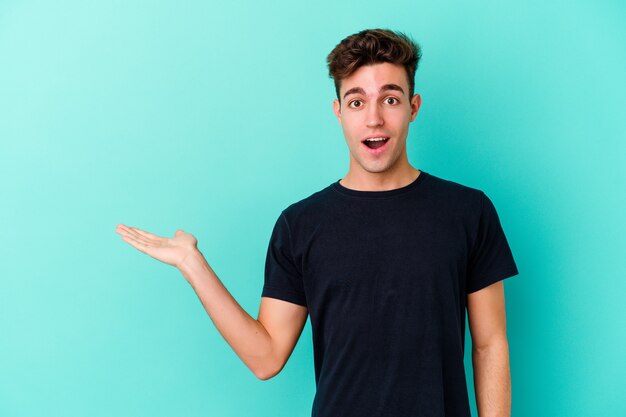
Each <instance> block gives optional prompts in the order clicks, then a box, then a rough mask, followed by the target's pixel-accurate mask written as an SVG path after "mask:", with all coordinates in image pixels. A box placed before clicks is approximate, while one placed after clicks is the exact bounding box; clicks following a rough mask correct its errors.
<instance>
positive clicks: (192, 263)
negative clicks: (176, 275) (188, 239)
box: [177, 248, 206, 278]
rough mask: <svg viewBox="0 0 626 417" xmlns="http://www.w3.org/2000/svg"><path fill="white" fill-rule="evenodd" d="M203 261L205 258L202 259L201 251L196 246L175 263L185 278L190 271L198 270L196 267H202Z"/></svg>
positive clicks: (204, 261)
mask: <svg viewBox="0 0 626 417" xmlns="http://www.w3.org/2000/svg"><path fill="white" fill-rule="evenodd" d="M205 263H206V260H205V259H204V256H203V255H202V252H200V250H199V249H197V248H196V249H193V250H192V251H190V252H189V253H188V254H187V255H186V256H185V257H184V258H183V260H182V261H181V262H180V264H178V265H177V268H178V269H179V270H180V272H181V273H182V274H183V275H184V276H185V278H187V277H188V276H189V274H190V273H192V272H193V271H194V270H198V268H199V267H202V265H203V264H205Z"/></svg>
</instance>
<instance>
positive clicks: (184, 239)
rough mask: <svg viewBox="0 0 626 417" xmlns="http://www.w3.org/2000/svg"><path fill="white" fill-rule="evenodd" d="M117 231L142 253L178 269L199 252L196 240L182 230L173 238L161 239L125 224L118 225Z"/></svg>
mask: <svg viewBox="0 0 626 417" xmlns="http://www.w3.org/2000/svg"><path fill="white" fill-rule="evenodd" d="M115 231H116V232H117V233H119V234H120V235H121V236H122V239H123V240H124V241H125V242H127V243H129V244H131V245H132V246H134V247H135V248H137V249H139V250H140V251H141V252H143V253H146V254H148V255H150V256H152V257H153V258H154V259H157V260H159V261H161V262H164V263H166V264H169V265H173V266H175V267H177V268H179V267H180V265H182V263H183V262H184V261H185V259H186V258H187V257H188V256H189V255H190V254H192V253H194V252H197V251H198V247H197V243H198V241H197V240H196V238H195V237H194V236H193V235H192V234H190V233H185V232H184V231H182V230H177V231H176V233H175V234H174V236H175V237H173V238H166V237H160V236H157V235H153V234H152V233H148V232H146V231H144V230H141V229H137V228H136V227H130V226H126V225H123V224H118V225H117V228H116V230H115Z"/></svg>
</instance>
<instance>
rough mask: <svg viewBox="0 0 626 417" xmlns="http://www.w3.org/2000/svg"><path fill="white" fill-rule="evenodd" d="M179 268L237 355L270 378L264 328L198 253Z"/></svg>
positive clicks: (268, 344)
mask: <svg viewBox="0 0 626 417" xmlns="http://www.w3.org/2000/svg"><path fill="white" fill-rule="evenodd" d="M179 269H180V271H181V273H182V274H183V275H184V277H185V278H186V279H187V281H188V282H189V284H191V286H192V287H193V289H194V290H195V292H196V294H197V296H198V298H199V299H200V301H201V302H202V305H203V306H204V309H205V310H206V312H207V313H208V314H209V317H210V318H211V320H212V321H213V323H214V324H215V327H217V330H218V331H219V332H220V334H221V335H222V337H224V339H225V340H226V342H227V343H228V344H229V345H230V347H231V348H232V349H233V350H234V351H235V353H236V354H237V356H239V358H240V359H241V360H242V361H243V362H244V363H245V364H246V366H248V368H250V370H251V371H252V372H253V373H254V374H255V375H256V376H257V377H259V378H261V379H267V378H269V377H271V376H272V371H273V369H274V363H273V358H272V344H271V337H270V335H269V333H268V332H267V330H266V329H265V327H263V325H262V324H261V323H260V322H259V321H257V320H256V319H254V318H253V317H252V316H250V315H249V314H248V313H247V312H246V311H245V310H244V309H243V308H242V307H241V306H240V305H239V303H237V301H236V300H235V299H234V298H233V296H232V295H231V294H230V293H229V292H228V290H227V289H226V287H224V285H223V284H222V282H221V281H220V280H219V278H218V277H217V275H216V274H215V272H214V271H213V269H212V268H211V266H210V265H209V264H208V263H207V262H206V260H205V259H204V257H203V256H202V254H201V253H200V252H199V251H198V252H197V253H194V255H190V256H189V257H188V258H187V259H186V260H185V262H184V264H183V265H181V266H180V267H179Z"/></svg>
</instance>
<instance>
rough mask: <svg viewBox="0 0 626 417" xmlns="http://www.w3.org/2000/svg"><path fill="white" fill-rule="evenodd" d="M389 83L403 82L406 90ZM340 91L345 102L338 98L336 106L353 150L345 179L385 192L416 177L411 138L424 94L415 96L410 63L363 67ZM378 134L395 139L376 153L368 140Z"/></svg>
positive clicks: (362, 187) (344, 182) (347, 183)
mask: <svg viewBox="0 0 626 417" xmlns="http://www.w3.org/2000/svg"><path fill="white" fill-rule="evenodd" d="M385 86H398V87H400V89H401V90H402V91H398V90H394V89H385V88H384V87H385ZM339 95H340V99H341V101H340V100H337V99H336V100H334V101H333V111H334V113H335V116H336V117H337V120H338V121H339V124H340V125H341V128H342V130H343V134H344V137H345V140H346V144H347V145H348V149H349V151H350V166H349V170H348V173H347V174H346V176H345V177H344V178H342V179H341V180H340V184H341V185H343V186H345V187H347V188H352V189H355V190H362V191H384V190H392V189H395V188H400V187H403V186H405V185H408V184H409V183H411V182H412V181H413V180H415V179H416V178H417V177H418V176H419V173H420V171H419V170H417V169H415V168H414V167H413V166H411V164H410V163H409V161H408V158H407V152H406V139H407V135H408V132H409V124H410V123H411V122H413V120H415V118H416V117H417V112H418V110H419V108H420V105H421V103H422V99H421V97H420V95H419V94H414V95H413V97H409V85H408V80H407V75H406V71H405V70H404V67H402V66H400V65H395V64H390V63H388V62H385V63H380V64H374V65H365V66H362V67H360V68H359V69H357V70H356V71H355V72H354V73H353V74H351V75H350V76H349V77H347V78H345V79H343V80H342V81H341V88H340V89H339ZM378 134H380V136H388V137H390V139H389V142H388V143H387V145H386V149H385V150H384V151H383V152H382V153H380V154H378V155H372V154H371V153H369V152H368V150H367V149H366V147H365V145H364V144H362V140H363V139H364V138H365V137H367V136H369V135H378Z"/></svg>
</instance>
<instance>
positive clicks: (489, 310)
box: [467, 281, 511, 417]
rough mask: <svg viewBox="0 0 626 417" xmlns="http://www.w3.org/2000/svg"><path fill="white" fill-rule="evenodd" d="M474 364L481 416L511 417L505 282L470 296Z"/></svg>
mask: <svg viewBox="0 0 626 417" xmlns="http://www.w3.org/2000/svg"><path fill="white" fill-rule="evenodd" d="M467 310H468V320H469V325H470V333H471V335H472V365H473V368H474V388H475V392H476V405H477V407H478V414H479V416H480V417H510V415H511V374H510V369H509V345H508V340H507V337H506V312H505V303H504V283H503V282H502V281H498V282H496V283H494V284H492V285H489V286H487V287H485V288H483V289H481V290H479V291H476V292H473V293H470V294H468V295H467Z"/></svg>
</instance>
